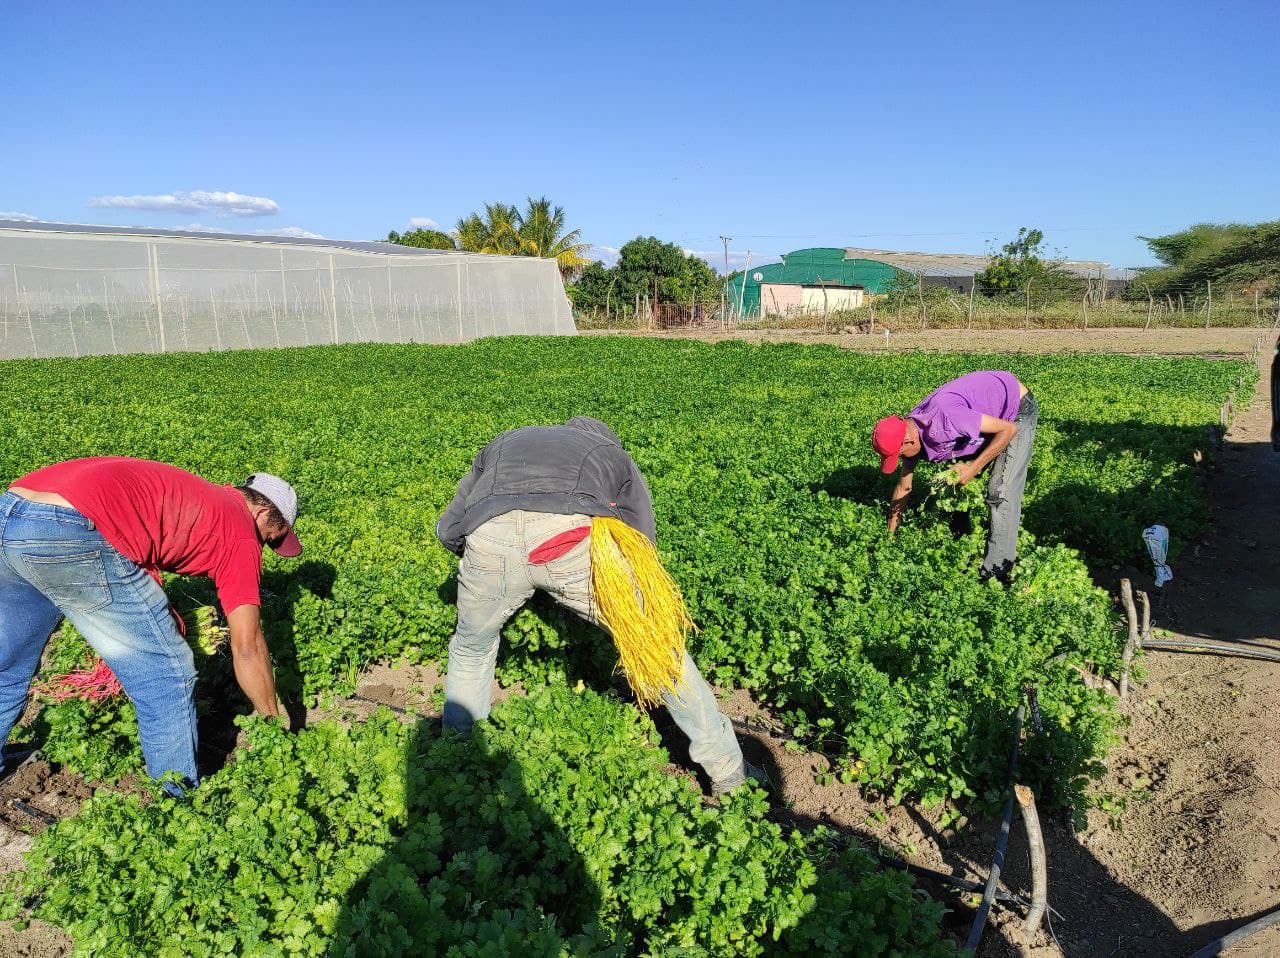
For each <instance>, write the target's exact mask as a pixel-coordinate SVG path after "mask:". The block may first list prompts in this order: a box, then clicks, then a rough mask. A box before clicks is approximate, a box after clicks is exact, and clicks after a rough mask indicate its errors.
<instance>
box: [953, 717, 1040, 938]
mask: <svg viewBox="0 0 1280 958" xmlns="http://www.w3.org/2000/svg"><path fill="white" fill-rule="evenodd" d="M1026 712H1027V703H1026V702H1019V703H1018V711H1017V712H1015V713H1014V715H1013V751H1011V752H1010V753H1009V784H1008V786H1007V788H1008V789H1009V798H1008V799H1007V800H1006V801H1005V803H1004V814H1003V815H1002V816H1001V818H1000V836H999V838H997V839H996V854H995V858H994V859H993V860H992V862H991V872H990V873H989V874H988V875H987V887H986V891H985V892H983V894H982V904H981V905H979V906H978V914H977V915H975V916H974V919H973V927H971V928H970V929H969V938H968V940H967V941H965V945H964V947H965V950H966V951H967V952H969V953H970V954H974V953H976V952H977V950H978V942H980V941H981V940H982V930H983V928H985V927H986V924H987V916H988V915H989V914H990V913H991V903H992V902H993V901H995V898H996V891H997V888H998V886H999V884H1000V869H1001V868H1003V867H1004V853H1005V849H1006V848H1008V847H1009V824H1010V822H1012V821H1013V798H1014V796H1013V784H1014V775H1015V773H1016V772H1017V770H1018V746H1019V744H1020V743H1021V741H1022V719H1023V716H1024V715H1026Z"/></svg>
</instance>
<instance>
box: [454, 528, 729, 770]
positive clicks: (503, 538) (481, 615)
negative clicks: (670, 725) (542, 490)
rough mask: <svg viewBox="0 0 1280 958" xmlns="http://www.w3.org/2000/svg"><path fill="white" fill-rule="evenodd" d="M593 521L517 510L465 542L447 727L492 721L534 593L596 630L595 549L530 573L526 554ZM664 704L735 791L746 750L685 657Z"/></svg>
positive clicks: (464, 728) (582, 546)
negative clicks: (496, 680) (508, 640)
mask: <svg viewBox="0 0 1280 958" xmlns="http://www.w3.org/2000/svg"><path fill="white" fill-rule="evenodd" d="M590 523H591V517H590V516H582V515H569V516H566V515H555V514H552V513H544V512H525V511H524V510H519V509H517V510H514V511H512V512H508V513H505V514H504V515H501V516H498V517H497V518H496V519H490V520H489V521H488V522H486V523H485V524H484V525H482V526H480V528H478V529H476V531H475V532H473V533H471V535H469V536H467V545H466V550H465V551H464V553H463V556H462V561H461V562H460V563H459V564H458V627H457V631H456V632H455V633H454V636H453V638H452V639H451V640H450V642H449V670H448V672H447V673H446V675H445V681H444V697H445V703H444V726H445V728H450V729H454V730H456V731H460V732H469V731H470V730H471V726H472V724H473V723H474V722H477V721H480V720H482V719H485V718H488V717H489V709H490V706H491V705H492V702H493V672H494V666H495V665H496V664H497V661H498V642H499V638H500V634H501V632H502V627H503V626H504V625H505V624H506V622H507V620H508V619H509V618H511V616H512V615H514V614H515V612H516V610H517V609H519V608H520V607H521V606H522V605H524V604H525V602H527V601H528V600H529V599H530V598H531V597H532V596H533V593H534V591H535V590H537V589H541V590H542V591H544V592H547V593H549V594H550V595H551V596H552V598H554V599H555V600H556V601H557V602H559V603H560V604H561V605H563V606H565V607H567V608H568V609H570V610H572V611H573V612H574V613H576V614H577V615H579V616H581V617H582V618H583V619H586V620H587V621H588V622H591V623H592V624H594V625H599V624H600V623H599V622H597V621H596V618H595V614H594V612H593V609H592V603H591V544H590V540H589V539H584V540H583V541H582V542H579V543H578V544H577V545H576V546H574V547H573V548H572V549H571V550H570V551H569V552H567V553H565V554H564V555H563V556H561V557H560V558H558V559H553V560H552V561H551V562H548V563H546V564H543V565H530V564H529V561H528V556H529V552H530V551H531V550H532V549H535V548H536V547H537V546H539V545H541V544H542V543H544V542H546V541H547V540H548V539H550V538H551V537H552V536H556V535H559V534H560V533H562V532H567V531H568V530H570V529H575V528H577V527H579V526H584V525H590ZM663 704H664V705H665V706H666V707H667V711H668V712H669V713H670V714H671V718H672V719H673V720H674V721H675V723H676V725H677V726H679V728H680V730H681V731H682V732H684V734H685V735H687V736H688V737H689V756H690V757H691V758H692V759H693V760H694V761H695V762H697V763H698V764H699V765H701V766H702V768H703V770H704V771H705V772H706V773H707V775H708V777H709V778H710V779H711V782H712V784H713V786H724V785H733V784H737V783H738V782H739V781H741V777H742V774H743V762H742V750H741V748H740V747H739V745H738V740H737V738H736V737H735V736H734V734H733V726H732V725H731V724H730V722H729V720H728V718H726V717H725V716H724V715H723V714H721V712H720V708H719V705H718V704H717V703H716V698H715V694H714V693H713V692H712V691H711V687H710V686H709V685H708V684H707V682H706V680H705V679H703V677H702V675H701V673H700V672H699V671H698V668H697V666H696V665H694V664H693V660H692V659H691V658H690V657H689V654H688V653H687V652H686V653H685V656H684V667H683V675H682V677H681V682H680V686H679V688H678V690H677V692H676V693H675V694H671V693H668V694H667V695H665V696H663Z"/></svg>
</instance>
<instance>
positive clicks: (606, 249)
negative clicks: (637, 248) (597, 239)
mask: <svg viewBox="0 0 1280 958" xmlns="http://www.w3.org/2000/svg"><path fill="white" fill-rule="evenodd" d="M620 252H621V250H619V249H618V247H616V246H588V247H587V252H586V257H587V259H590V260H597V259H598V260H603V261H604V265H605V266H612V265H613V264H614V263H616V262H618V254H619V253H620Z"/></svg>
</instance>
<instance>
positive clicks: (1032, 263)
mask: <svg viewBox="0 0 1280 958" xmlns="http://www.w3.org/2000/svg"><path fill="white" fill-rule="evenodd" d="M974 282H976V283H977V284H978V289H979V291H980V292H982V293H984V294H985V295H987V296H998V295H1000V294H1002V293H1024V292H1026V289H1027V286H1028V284H1031V285H1033V286H1034V288H1035V289H1036V290H1037V291H1038V292H1041V293H1044V292H1050V291H1056V292H1066V291H1069V290H1074V289H1075V288H1077V287H1078V286H1079V285H1080V281H1079V280H1078V279H1077V278H1076V277H1075V276H1072V275H1071V274H1070V273H1068V272H1067V271H1066V270H1064V269H1063V268H1062V267H1061V266H1058V265H1057V264H1056V263H1054V262H1052V261H1050V260H1047V259H1046V258H1045V253H1044V232H1043V231H1042V230H1038V229H1030V230H1029V229H1027V228H1026V227H1025V226H1024V227H1022V228H1021V229H1020V230H1018V235H1017V236H1016V237H1015V238H1014V239H1012V240H1010V241H1009V242H1008V243H1005V244H1004V246H1002V247H1000V253H999V254H997V255H996V256H993V257H992V258H991V261H990V262H989V263H988V264H987V268H986V269H985V270H983V271H982V272H981V273H978V274H977V275H976V276H974Z"/></svg>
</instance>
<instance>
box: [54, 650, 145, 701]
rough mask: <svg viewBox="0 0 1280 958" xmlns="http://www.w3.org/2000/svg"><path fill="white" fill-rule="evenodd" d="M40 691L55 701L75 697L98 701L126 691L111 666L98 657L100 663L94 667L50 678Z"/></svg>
mask: <svg viewBox="0 0 1280 958" xmlns="http://www.w3.org/2000/svg"><path fill="white" fill-rule="evenodd" d="M38 691H39V692H40V693H41V694H43V695H47V696H49V697H50V698H51V699H53V700H54V701H55V702H64V701H66V700H67V699H75V698H80V699H85V700H87V701H90V702H97V701H101V700H102V699H109V698H112V697H113V696H116V695H119V694H120V693H121V692H123V691H124V687H123V686H122V685H121V684H120V680H119V679H117V678H116V676H115V673H114V672H112V671H111V667H110V666H108V665H107V663H106V662H104V661H102V660H101V659H98V664H97V665H95V666H94V667H93V668H91V669H76V670H75V671H74V672H68V673H67V674H66V675H62V676H59V677H58V678H56V679H50V680H49V681H48V682H46V683H45V684H44V685H42V686H41V687H40V688H39V690H38Z"/></svg>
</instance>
